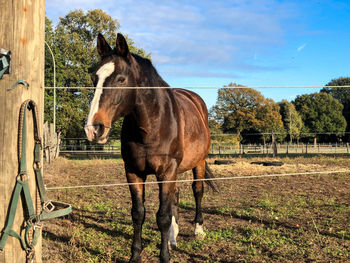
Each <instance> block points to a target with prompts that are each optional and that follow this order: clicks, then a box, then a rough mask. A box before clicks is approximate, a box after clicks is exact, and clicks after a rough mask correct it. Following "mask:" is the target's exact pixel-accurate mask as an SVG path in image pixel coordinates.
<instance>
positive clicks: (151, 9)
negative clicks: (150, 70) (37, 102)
mask: <svg viewBox="0 0 350 263" xmlns="http://www.w3.org/2000/svg"><path fill="white" fill-rule="evenodd" d="M77 8H82V9H83V10H88V9H93V8H101V9H103V10H105V11H106V12H107V13H109V14H110V15H112V16H113V17H114V18H117V19H118V20H119V22H120V24H121V31H122V32H123V33H127V34H128V36H129V37H130V38H132V39H133V40H134V41H135V44H136V45H137V46H139V47H142V48H144V49H145V50H146V51H147V52H151V53H152V58H153V62H154V64H155V65H156V66H157V67H164V66H172V65H173V66H174V67H175V66H176V67H179V66H186V67H192V68H203V67H208V68H211V69H216V68H222V69H223V70H226V71H230V70H232V69H239V68H240V67H242V65H245V68H246V69H248V70H270V69H269V68H268V67H261V66H257V65H254V63H256V61H254V60H253V61H251V58H252V57H254V56H255V57H256V56H259V55H260V54H261V53H264V52H274V50H275V48H278V47H279V46H281V45H283V44H284V39H283V37H284V34H285V32H284V28H283V21H284V20H285V19H288V18H289V17H290V16H291V15H290V14H291V13H293V12H292V11H293V10H292V9H293V8H294V7H293V6H291V5H290V4H288V5H287V4H284V3H280V1H277V0H253V1H248V0H228V1H224V0H220V1H210V0H202V1H185V0H179V1H160V0H152V1H142V0H134V1H131V0H116V1H104V0H90V1H88V0H85V1H84V0H60V1H58V0H53V1H47V8H46V9H47V13H48V14H49V17H50V14H53V15H54V16H64V15H65V14H66V13H68V11H70V10H73V9H77ZM58 12H59V13H60V14H59V15H57V13H58ZM294 13H295V12H294ZM259 57H260V56H259ZM250 64H252V65H250ZM199 71H202V70H199ZM210 71H211V70H203V72H210ZM195 72H198V70H193V73H194V74H195ZM195 75H198V74H195Z"/></svg>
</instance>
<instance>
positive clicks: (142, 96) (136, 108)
mask: <svg viewBox="0 0 350 263" xmlns="http://www.w3.org/2000/svg"><path fill="white" fill-rule="evenodd" d="M97 51H98V54H99V56H100V58H101V61H100V64H99V66H98V68H97V70H96V71H95V72H94V73H92V76H91V78H92V81H93V83H94V86H95V87H96V90H95V94H94V97H93V100H92V102H91V106H90V112H89V115H88V117H87V120H86V125H85V133H86V136H87V139H88V140H89V141H95V142H97V143H99V144H104V143H106V142H107V140H108V135H109V132H110V129H111V127H112V124H113V122H115V121H116V120H118V119H119V118H121V117H124V120H123V125H122V131H121V153H122V158H123V160H124V168H125V173H126V178H127V182H128V183H131V184H130V185H129V190H130V193H131V198H132V208H131V216H132V221H133V228H134V234H133V242H132V246H131V258H130V262H141V256H140V253H141V251H142V245H141V232H142V225H143V223H144V220H145V212H146V211H145V207H144V201H145V185H144V184H143V183H144V182H145V181H146V178H147V176H148V175H150V174H154V175H155V176H156V178H157V182H158V185H159V200H160V204H159V210H158V212H157V215H156V219H157V225H158V229H159V230H160V232H161V249H160V261H161V262H169V259H170V254H169V246H170V249H171V248H174V247H176V237H177V234H178V232H179V230H178V189H177V187H176V183H175V181H176V179H177V175H178V174H180V173H183V172H185V171H188V170H191V169H192V171H193V176H194V179H203V178H213V177H214V176H213V174H212V172H211V170H210V169H209V166H208V164H207V162H206V161H205V159H206V157H207V155H208V153H209V148H210V134H209V126H208V110H207V108H206V105H205V103H204V101H203V100H202V99H201V98H200V96H199V95H197V94H196V93H194V92H191V91H188V90H185V89H174V88H170V87H169V85H168V84H167V83H166V82H165V81H164V80H163V79H162V78H161V77H160V75H159V74H158V73H157V71H156V69H155V68H154V66H153V65H152V63H151V61H150V60H148V59H145V58H142V57H140V56H138V55H136V54H132V53H131V52H130V51H129V48H128V45H127V42H126V40H125V38H124V36H123V35H122V34H118V35H117V40H116V47H115V48H114V49H112V48H111V47H110V46H109V44H108V43H107V42H106V40H105V38H104V37H103V36H102V35H101V34H99V35H98V37H97ZM108 87H109V88H108ZM128 87H136V88H128ZM137 87H164V88H157V89H155V88H154V89H152V88H151V89H141V88H137ZM168 181H169V182H168ZM135 183H136V184H135ZM207 183H208V185H209V186H211V188H212V189H214V190H215V191H217V190H218V188H217V186H216V185H215V183H214V182H213V181H209V182H208V181H207ZM192 189H193V194H194V198H195V203H196V215H195V219H194V223H195V234H196V235H204V231H203V216H202V197H203V190H204V189H203V181H200V180H199V181H196V180H194V182H193V184H192Z"/></svg>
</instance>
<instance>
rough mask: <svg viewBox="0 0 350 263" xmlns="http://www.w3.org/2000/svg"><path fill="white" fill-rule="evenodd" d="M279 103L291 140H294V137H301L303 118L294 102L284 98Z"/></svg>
mask: <svg viewBox="0 0 350 263" xmlns="http://www.w3.org/2000/svg"><path fill="white" fill-rule="evenodd" d="M278 104H279V106H280V114H281V116H282V121H283V125H284V129H285V130H286V131H287V132H288V133H289V140H290V142H292V141H293V139H299V137H300V133H301V130H302V128H303V120H302V119H301V117H300V115H299V113H298V112H297V110H296V109H295V106H294V104H293V103H291V102H288V101H287V100H282V101H281V102H280V103H278Z"/></svg>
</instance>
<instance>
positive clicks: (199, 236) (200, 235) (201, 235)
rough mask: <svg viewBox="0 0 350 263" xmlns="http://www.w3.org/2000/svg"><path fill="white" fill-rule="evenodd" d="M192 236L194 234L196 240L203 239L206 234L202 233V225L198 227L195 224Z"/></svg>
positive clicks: (197, 224)
mask: <svg viewBox="0 0 350 263" xmlns="http://www.w3.org/2000/svg"><path fill="white" fill-rule="evenodd" d="M194 234H195V236H196V238H197V239H203V238H205V236H206V234H205V232H204V228H203V225H200V224H199V223H196V228H195V230H194Z"/></svg>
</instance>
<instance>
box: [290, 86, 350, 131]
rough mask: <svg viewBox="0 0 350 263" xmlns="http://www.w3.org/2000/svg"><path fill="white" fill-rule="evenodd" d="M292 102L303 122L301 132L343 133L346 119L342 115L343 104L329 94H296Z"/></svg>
mask: <svg viewBox="0 0 350 263" xmlns="http://www.w3.org/2000/svg"><path fill="white" fill-rule="evenodd" d="M293 103H294V105H295V108H296V110H297V111H298V112H299V114H300V116H301V118H302V120H303V122H304V128H303V132H306V133H328V132H330V133H334V134H337V135H338V136H342V135H343V134H344V132H345V128H346V121H345V118H344V116H343V115H342V110H343V105H342V104H341V103H340V102H339V101H338V100H336V99H335V98H333V97H332V96H331V95H329V94H326V93H313V94H305V95H301V96H297V97H296V99H295V101H294V102H293ZM315 137H316V136H315Z"/></svg>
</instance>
